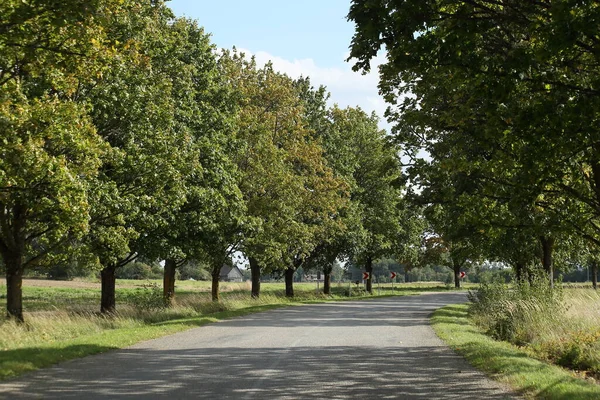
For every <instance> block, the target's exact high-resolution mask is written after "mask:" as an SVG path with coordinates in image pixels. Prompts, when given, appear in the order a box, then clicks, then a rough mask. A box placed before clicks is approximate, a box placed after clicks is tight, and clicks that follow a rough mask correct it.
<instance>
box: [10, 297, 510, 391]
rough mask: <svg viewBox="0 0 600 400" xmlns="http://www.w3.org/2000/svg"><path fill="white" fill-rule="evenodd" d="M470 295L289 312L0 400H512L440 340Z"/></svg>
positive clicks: (188, 336) (58, 375) (223, 326)
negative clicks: (443, 322)
mask: <svg viewBox="0 0 600 400" xmlns="http://www.w3.org/2000/svg"><path fill="white" fill-rule="evenodd" d="M465 300H466V298H465V294H464V293H438V294H425V295H420V296H408V297H397V298H385V299H375V300H369V301H351V302H340V303H326V304H316V305H305V306H299V307H288V308H284V309H279V310H273V311H268V312H264V313H259V314H252V315H249V316H245V317H241V318H236V319H231V320H228V321H224V322H220V323H215V324H211V325H208V326H204V327H200V328H195V329H192V330H189V331H186V332H182V333H178V334H175V335H171V336H167V337H164V338H160V339H157V340H152V341H147V342H142V343H139V344H137V345H135V346H132V347H129V348H126V349H122V350H117V351H112V352H109V353H105V354H100V355H96V356H90V357H86V358H83V359H80V360H73V361H69V362H65V363H63V364H60V365H57V366H55V367H52V368H48V369H45V370H41V371H37V372H35V373H31V374H27V375H25V376H23V377H21V378H20V379H18V380H13V381H9V382H4V383H1V384H0V398H9V397H10V398H44V399H52V398H56V399H113V398H126V399H133V398H144V399H154V398H156V399H162V398H169V399H267V398H268V399H366V398H375V399H405V398H406V399H408V398H414V399H506V398H514V397H512V395H511V394H510V393H507V392H506V391H505V390H503V388H502V387H500V386H499V385H497V384H495V383H494V382H492V381H490V380H488V379H486V378H485V377H484V376H483V375H482V374H481V373H479V372H477V371H475V370H474V369H472V368H471V367H470V366H469V365H468V364H467V363H466V362H465V361H464V360H463V359H462V358H461V357H459V356H457V355H456V354H454V353H453V352H452V351H451V350H450V349H449V348H447V347H446V346H445V345H444V344H443V343H442V342H441V341H440V339H438V338H437V336H436V335H435V333H434V332H433V331H432V329H431V327H430V326H429V324H428V316H429V315H430V314H431V312H432V311H433V310H435V309H436V308H439V307H441V306H443V305H445V304H451V303H460V302H464V301H465Z"/></svg>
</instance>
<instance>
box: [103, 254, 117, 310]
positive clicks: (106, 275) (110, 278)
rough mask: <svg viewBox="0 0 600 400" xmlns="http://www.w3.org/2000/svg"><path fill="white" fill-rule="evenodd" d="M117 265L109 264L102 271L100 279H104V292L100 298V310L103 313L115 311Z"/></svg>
mask: <svg viewBox="0 0 600 400" xmlns="http://www.w3.org/2000/svg"><path fill="white" fill-rule="evenodd" d="M115 270H116V266H115V265H108V266H106V267H104V269H102V271H100V279H101V281H102V294H101V298H100V312H101V313H102V314H112V313H114V312H115V309H116V307H115V305H116V300H115V284H116V276H115Z"/></svg>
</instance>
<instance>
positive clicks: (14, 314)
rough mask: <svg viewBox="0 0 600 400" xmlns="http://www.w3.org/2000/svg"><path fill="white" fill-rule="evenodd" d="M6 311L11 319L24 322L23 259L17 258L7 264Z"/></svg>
mask: <svg viewBox="0 0 600 400" xmlns="http://www.w3.org/2000/svg"><path fill="white" fill-rule="evenodd" d="M6 261H7V260H6V259H5V263H6V311H7V315H8V317H9V318H13V319H15V320H16V321H19V322H24V319H23V265H22V258H21V257H16V258H15V259H13V260H10V261H11V263H10V264H9V263H8V262H6Z"/></svg>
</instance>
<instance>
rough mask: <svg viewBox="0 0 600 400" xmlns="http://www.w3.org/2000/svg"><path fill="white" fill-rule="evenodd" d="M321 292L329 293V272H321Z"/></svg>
mask: <svg viewBox="0 0 600 400" xmlns="http://www.w3.org/2000/svg"><path fill="white" fill-rule="evenodd" d="M323 294H327V295H329V294H331V272H328V271H325V272H324V273H323Z"/></svg>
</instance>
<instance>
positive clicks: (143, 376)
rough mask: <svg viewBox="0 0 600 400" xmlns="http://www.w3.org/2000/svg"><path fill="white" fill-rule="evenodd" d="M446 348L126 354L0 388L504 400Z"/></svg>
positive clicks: (50, 392) (97, 395)
mask: <svg viewBox="0 0 600 400" xmlns="http://www.w3.org/2000/svg"><path fill="white" fill-rule="evenodd" d="M481 378H482V377H481V376H480V374H479V373H476V372H472V371H470V370H469V368H468V367H467V366H466V364H465V363H464V361H463V360H462V359H461V358H460V357H458V356H456V355H455V354H453V353H452V352H450V351H447V349H445V348H443V347H420V348H400V347H388V348H375V347H367V346H365V347H351V346H342V347H319V346H316V347H284V348H282V347H275V348H255V349H248V348H243V347H225V348H208V349H180V350H160V349H149V348H145V349H134V348H131V349H124V350H119V351H115V352H111V353H108V354H103V355H100V356H95V357H87V358H85V359H82V360H78V361H76V362H69V363H64V364H62V365H59V366H56V367H54V368H52V369H49V370H45V371H42V372H41V373H38V374H32V375H30V376H27V377H26V379H21V380H19V381H13V382H6V383H4V384H0V396H2V395H3V394H4V395H6V394H8V393H10V394H11V395H12V396H15V397H39V398H45V399H53V398H61V399H69V398H73V399H74V398H85V399H107V398H145V399H146V398H176V399H184V398H190V399H217V398H218V399H240V398H246V399H249V398H255V399H263V398H273V399H275V398H276V399H298V398H303V399H365V398H369V397H375V398H380V399H397V398H414V399H431V398H435V399H465V398H467V399H504V398H507V395H506V393H504V392H502V391H501V390H498V389H497V388H494V387H488V386H486V385H482V384H481Z"/></svg>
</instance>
